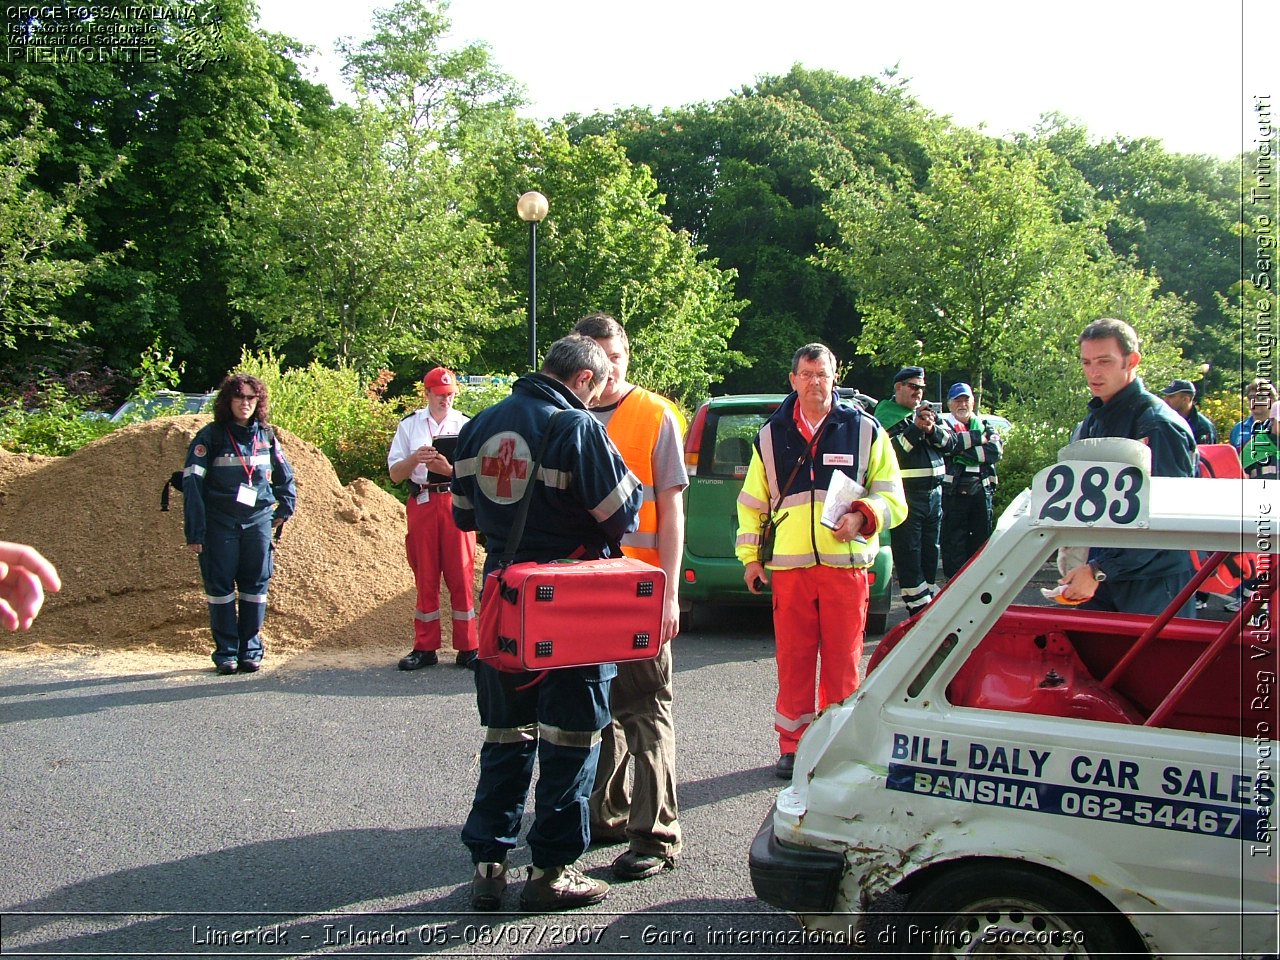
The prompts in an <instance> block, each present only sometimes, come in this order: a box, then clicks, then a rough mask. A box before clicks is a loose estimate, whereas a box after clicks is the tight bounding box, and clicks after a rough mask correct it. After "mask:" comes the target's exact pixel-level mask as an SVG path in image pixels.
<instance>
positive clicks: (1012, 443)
mask: <svg viewBox="0 0 1280 960" xmlns="http://www.w3.org/2000/svg"><path fill="white" fill-rule="evenodd" d="M1026 412H1030V411H1026ZM1074 427H1075V424H1074V423H1072V424H1068V425H1065V426H1064V425H1060V424H1047V423H1042V422H1041V423H1037V422H1034V421H1032V422H1015V423H1014V426H1013V427H1012V429H1010V430H1009V432H1008V434H1007V435H1006V436H1004V437H1003V438H1002V439H1003V440H1004V456H1002V457H1001V458H1000V463H999V464H998V465H997V467H996V474H997V476H999V478H1000V483H999V485H998V486H997V487H996V495H995V515H996V516H997V517H998V516H1000V514H1001V513H1003V512H1004V508H1005V507H1007V506H1008V505H1009V503H1010V502H1011V501H1012V500H1013V498H1014V497H1016V496H1017V495H1018V494H1019V493H1021V492H1022V491H1023V490H1025V489H1026V488H1027V487H1029V486H1031V480H1032V478H1033V477H1034V476H1035V475H1036V474H1037V473H1039V472H1040V471H1041V470H1043V469H1044V468H1045V467H1047V466H1049V465H1050V464H1053V463H1056V462H1057V460H1058V451H1059V450H1060V449H1061V448H1062V447H1064V446H1066V444H1067V442H1068V441H1069V440H1070V439H1071V431H1072V430H1073V429H1074Z"/></svg>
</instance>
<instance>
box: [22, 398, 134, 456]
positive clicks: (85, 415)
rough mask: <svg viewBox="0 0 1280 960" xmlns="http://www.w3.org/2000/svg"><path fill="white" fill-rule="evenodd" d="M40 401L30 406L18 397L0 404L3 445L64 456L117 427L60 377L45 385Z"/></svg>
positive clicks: (23, 451) (26, 450) (46, 454)
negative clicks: (89, 407) (70, 388)
mask: <svg viewBox="0 0 1280 960" xmlns="http://www.w3.org/2000/svg"><path fill="white" fill-rule="evenodd" d="M38 403H39V406H36V407H32V408H30V409H28V408H27V407H26V406H24V404H23V403H22V401H21V400H15V401H13V402H11V403H8V404H6V405H4V406H3V407H0V447H3V448H4V449H6V450H9V451H11V452H13V453H39V454H44V455H45V456H49V457H65V456H67V455H68V454H70V453H74V452H75V451H77V450H79V449H80V448H81V447H83V446H84V445H85V444H86V443H88V442H89V441H91V440H97V439H98V438H99V437H101V436H105V435H106V434H108V433H110V432H111V431H112V430H114V429H115V427H116V425H115V424H114V423H112V422H111V421H110V420H108V419H106V418H105V417H104V416H102V415H101V414H95V413H90V412H89V411H87V410H86V409H85V403H84V400H83V399H81V398H80V397H76V396H73V395H72V394H71V393H69V392H68V390H67V387H66V385H65V384H63V383H61V382H59V381H48V382H46V383H45V384H44V385H43V388H42V390H41V392H40V396H39V399H38Z"/></svg>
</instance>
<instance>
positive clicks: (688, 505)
mask: <svg viewBox="0 0 1280 960" xmlns="http://www.w3.org/2000/svg"><path fill="white" fill-rule="evenodd" d="M839 392H840V397H841V402H843V403H857V404H859V405H860V406H861V407H862V408H863V409H864V410H867V411H868V412H870V411H871V410H874V409H875V404H876V401H875V400H874V399H873V398H872V397H869V396H867V395H866V394H864V393H859V392H857V391H856V390H850V389H848V388H845V387H841V388H840V390H839ZM785 398H786V397H785V394H779V393H754V394H741V395H736V396H727V397H714V398H712V399H710V400H707V401H706V402H704V403H703V404H702V406H700V407H699V408H698V411H697V413H695V414H694V417H693V423H692V425H691V426H690V428H689V430H688V433H687V435H686V437H685V465H686V467H687V468H688V470H689V487H688V489H687V490H686V491H685V534H684V555H683V558H682V560H681V568H680V608H681V611H682V615H683V616H684V617H689V616H692V613H693V611H694V610H695V609H697V608H698V607H701V606H704V605H707V604H719V603H739V604H758V603H769V602H771V598H770V595H769V594H768V593H765V594H762V595H757V594H753V593H751V592H750V591H749V590H747V585H746V584H745V583H744V582H743V579H742V564H741V563H739V562H738V558H737V556H736V555H735V554H734V542H735V541H736V540H737V536H738V508H737V501H738V493H739V492H740V491H741V490H742V481H743V479H744V478H745V477H746V475H747V466H748V465H749V464H750V463H751V443H752V440H753V439H754V438H755V435H756V434H757V433H759V432H760V428H761V427H762V426H764V422H765V421H766V420H767V419H768V418H769V416H770V415H771V414H772V413H773V411H775V410H777V409H778V406H779V405H780V404H781V403H782V401H783V400H784V399H785ZM880 547H881V549H880V552H879V553H878V554H876V561H875V564H874V565H873V566H872V568H871V571H870V575H871V578H872V583H871V606H870V609H869V610H868V611H867V632H868V633H883V632H884V628H885V624H886V622H887V619H888V616H889V604H890V600H891V594H890V586H891V580H892V576H891V574H892V572H893V552H892V550H891V549H890V547H889V538H888V536H887V531H882V533H881V537H880Z"/></svg>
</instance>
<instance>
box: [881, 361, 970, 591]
mask: <svg viewBox="0 0 1280 960" xmlns="http://www.w3.org/2000/svg"><path fill="white" fill-rule="evenodd" d="M924 390H925V379H924V367H914V366H913V367H903V368H902V369H901V370H899V371H898V372H897V374H895V375H894V378H893V399H892V400H890V399H887V398H886V399H884V400H881V401H880V403H879V404H878V405H877V406H876V419H877V420H879V421H880V425H881V426H882V427H884V428H885V430H886V431H888V433H889V440H890V442H891V443H892V446H893V452H894V453H895V454H896V455H897V457H898V467H899V470H900V472H901V474H902V488H903V490H904V492H905V493H906V497H907V519H906V520H905V521H903V523H902V525H901V526H900V527H897V528H896V529H895V530H894V531H893V566H894V569H895V570H896V571H897V573H898V590H899V592H900V593H901V594H902V602H903V603H904V604H905V605H906V607H907V613H909V614H917V613H919V612H920V611H921V610H923V609H924V608H925V607H927V606H928V605H929V602H930V601H931V600H933V597H934V595H935V594H936V593H937V592H938V588H937V586H936V584H935V583H934V581H935V580H936V579H937V578H938V537H939V533H940V532H941V527H942V476H943V473H944V471H943V462H942V456H943V454H944V453H947V452H949V451H951V450H952V449H954V448H955V440H954V438H953V437H952V435H951V428H950V427H948V426H947V425H946V424H945V423H943V422H941V421H940V420H939V419H938V416H937V413H936V412H935V411H934V409H933V407H932V406H930V405H929V404H928V403H926V402H925V399H924Z"/></svg>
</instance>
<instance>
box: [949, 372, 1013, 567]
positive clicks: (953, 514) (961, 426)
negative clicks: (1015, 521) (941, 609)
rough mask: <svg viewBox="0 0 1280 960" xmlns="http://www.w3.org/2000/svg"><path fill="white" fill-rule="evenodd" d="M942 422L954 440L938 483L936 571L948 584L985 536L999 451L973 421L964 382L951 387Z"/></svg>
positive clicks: (974, 408) (995, 438) (990, 432)
mask: <svg viewBox="0 0 1280 960" xmlns="http://www.w3.org/2000/svg"><path fill="white" fill-rule="evenodd" d="M942 419H943V421H944V422H945V423H946V424H947V425H948V426H950V427H951V429H952V431H953V432H954V433H955V436H956V440H957V445H956V448H955V449H954V450H953V451H950V452H948V453H947V454H946V455H945V460H946V471H947V473H946V476H944V477H943V478H942V572H943V573H944V574H946V575H947V578H948V579H950V578H951V577H954V576H955V575H956V574H957V573H959V572H960V568H961V567H963V566H964V565H965V564H966V563H968V562H969V558H970V557H972V556H973V555H974V554H975V553H977V552H978V550H979V549H980V548H981V547H982V545H983V544H984V543H986V542H987V538H988V537H990V536H991V524H992V519H993V518H992V515H991V512H992V510H991V499H992V495H993V494H994V493H995V488H996V461H997V460H999V459H1000V457H1001V455H1002V454H1003V453H1004V446H1003V444H1002V443H1001V442H1000V434H998V433H996V431H995V430H994V429H992V428H991V427H990V426H988V425H987V424H986V423H985V422H983V420H982V419H981V418H980V417H979V416H978V405H977V401H975V400H974V397H973V387H971V386H969V385H968V384H967V383H955V384H952V385H951V389H950V390H948V391H947V413H944V414H943V415H942Z"/></svg>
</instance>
